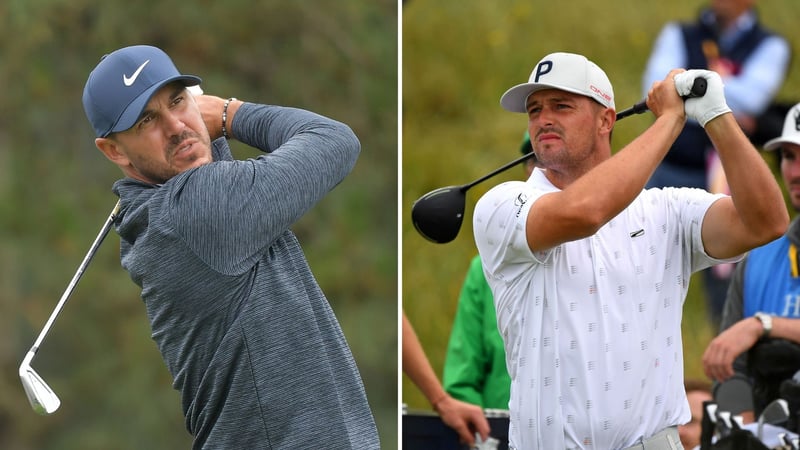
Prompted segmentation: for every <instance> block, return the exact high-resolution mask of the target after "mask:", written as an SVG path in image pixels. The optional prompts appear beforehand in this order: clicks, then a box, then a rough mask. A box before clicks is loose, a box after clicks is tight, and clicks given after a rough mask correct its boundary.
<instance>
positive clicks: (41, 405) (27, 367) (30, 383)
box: [19, 202, 119, 415]
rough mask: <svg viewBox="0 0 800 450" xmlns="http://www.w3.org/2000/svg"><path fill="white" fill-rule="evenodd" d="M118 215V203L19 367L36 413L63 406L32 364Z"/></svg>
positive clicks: (45, 412) (20, 375)
mask: <svg viewBox="0 0 800 450" xmlns="http://www.w3.org/2000/svg"><path fill="white" fill-rule="evenodd" d="M117 214H119V202H117V204H116V205H114V209H113V210H112V211H111V214H110V215H109V216H108V219H106V222H105V223H104V224H103V228H101V229H100V233H99V234H98V235H97V237H96V238H95V240H94V242H93V243H92V246H91V247H90V248H89V252H88V253H87V254H86V256H85V257H84V258H83V261H82V262H81V265H80V266H78V271H77V272H75V276H73V277H72V280H71V281H70V282H69V284H68V285H67V289H66V290H65V291H64V294H62V295H61V299H60V300H59V301H58V304H56V307H55V309H54V310H53V312H52V313H51V314H50V318H48V319H47V322H46V323H45V324H44V328H43V329H42V331H41V332H40V333H39V337H37V338H36V341H35V342H34V343H33V346H32V347H31V349H30V350H28V353H27V354H26V355H25V358H24V359H23V360H22V364H20V366H19V378H20V380H22V387H23V388H24V389H25V394H26V395H27V396H28V401H29V402H30V403H31V407H33V410H34V411H36V412H37V413H39V414H42V415H46V414H52V413H53V412H55V411H56V410H57V409H58V407H59V406H61V400H59V398H58V396H57V395H56V393H55V392H53V390H52V389H51V388H50V386H48V385H47V383H45V381H44V380H43V379H42V377H40V376H39V374H38V373H36V371H35V370H33V367H31V363H32V362H33V358H34V356H36V352H37V351H39V347H40V346H41V345H42V341H44V338H45V337H46V336H47V333H48V332H49V331H50V327H52V326H53V322H55V320H56V317H58V315H59V314H60V313H61V310H62V309H63V308H64V305H65V304H66V303H67V299H69V296H70V295H71V294H72V291H73V290H74V289H75V285H77V284H78V280H80V279H81V276H83V272H84V271H85V270H86V267H87V266H88V265H89V262H91V260H92V258H93V257H94V255H95V253H97V249H98V248H99V247H100V244H102V242H103V240H104V239H105V237H106V235H107V234H108V232H109V230H111V226H112V225H113V223H114V220H115V219H116V218H117Z"/></svg>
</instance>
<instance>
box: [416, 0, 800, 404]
mask: <svg viewBox="0 0 800 450" xmlns="http://www.w3.org/2000/svg"><path fill="white" fill-rule="evenodd" d="M704 4H705V2H704V1H698V0H692V1H690V0H676V1H670V2H642V1H640V0H619V1H615V2H595V1H590V0H574V1H570V2H544V1H539V0H533V1H531V0H527V1H521V0H510V1H506V2H500V3H496V2H483V1H476V0H466V1H463V0H462V1H448V0H445V1H430V0H427V1H423V0H410V1H409V2H407V3H406V5H405V7H404V10H403V35H402V45H403V48H402V50H403V68H402V90H403V128H402V143H403V147H402V152H403V153H402V205H401V207H402V211H401V220H402V232H401V236H402V244H401V251H402V301H403V308H404V310H405V312H406V313H407V314H408V316H409V318H410V319H411V322H412V323H413V325H414V327H415V329H416V331H417V334H418V335H419V337H420V339H421V341H422V343H423V346H424V347H425V349H426V351H427V353H428V356H429V358H430V360H431V363H432V365H433V367H434V369H435V370H436V372H437V373H438V374H439V375H441V370H442V363H443V358H444V353H445V347H446V345H447V340H448V337H449V333H450V324H451V320H452V318H453V315H454V313H455V308H456V302H457V297H458V293H459V290H460V287H461V282H462V281H463V278H464V274H465V272H466V269H467V266H468V262H469V260H470V258H471V257H472V256H473V255H474V254H475V253H476V250H475V246H474V243H473V241H472V229H471V214H472V210H473V207H474V204H475V201H477V199H478V198H479V197H480V195H482V194H483V193H484V192H486V190H487V189H488V188H489V187H491V186H492V185H494V184H496V183H499V182H500V181H504V180H509V179H514V178H520V177H521V176H522V168H521V167H520V168H519V169H517V168H514V169H512V170H509V171H508V172H506V173H505V174H503V175H500V176H498V177H496V178H493V179H492V180H490V181H487V182H486V183H483V184H481V185H478V186H476V187H475V188H472V189H470V191H468V195H467V212H466V217H465V220H464V224H463V226H462V229H461V232H460V235H459V237H458V238H457V239H456V240H455V241H454V242H451V243H449V244H445V245H437V244H432V243H430V242H428V241H425V240H424V239H422V238H421V237H420V236H419V235H418V234H417V233H416V231H415V230H414V229H413V226H412V225H411V222H410V214H411V205H412V203H413V201H414V200H415V199H417V198H419V197H420V196H421V195H423V194H424V193H426V192H428V191H430V190H432V189H435V188H438V187H441V186H447V185H457V184H462V183H466V182H469V181H471V180H474V179H476V178H478V177H480V176H482V175H483V174H485V173H487V172H489V171H490V170H492V169H495V168H497V167H500V166H501V165H503V164H505V163H506V162H508V161H510V160H511V159H513V158H514V157H516V156H517V154H518V153H517V151H518V150H517V149H518V145H519V141H520V139H521V137H522V133H523V132H524V130H525V126H526V120H527V119H526V116H525V115H523V114H512V113H508V112H506V111H504V110H503V109H502V108H500V106H499V98H500V95H501V94H502V93H503V92H504V91H505V90H506V89H507V88H508V87H510V86H512V85H514V84H517V83H520V82H523V81H526V80H527V77H528V75H529V73H530V70H531V69H532V67H533V65H534V64H535V63H536V62H537V61H538V60H539V59H540V58H541V57H542V56H544V55H545V54H547V53H551V52H553V51H569V52H575V53H582V54H584V55H587V56H588V57H589V58H590V59H592V60H593V61H595V62H596V63H598V64H599V65H600V66H601V67H603V68H604V69H605V71H606V72H607V74H608V76H609V78H610V79H611V81H612V83H613V85H614V88H615V96H616V104H617V109H618V110H621V109H623V108H626V107H628V106H630V105H633V104H634V103H636V102H637V101H639V100H640V99H641V98H642V96H643V90H642V87H641V74H642V71H643V69H644V66H645V63H646V60H647V57H648V55H649V52H650V49H651V47H652V44H653V41H654V39H655V37H656V35H657V33H658V31H659V30H660V29H661V27H662V26H663V25H664V24H665V22H666V21H668V20H673V19H681V20H683V19H691V18H693V17H694V16H695V15H696V13H697V11H698V10H699V8H700V7H701V6H703V5H704ZM759 11H760V15H761V18H762V20H763V22H764V23H765V24H767V25H768V26H770V27H772V28H773V29H775V30H777V31H780V32H781V33H783V34H784V35H785V36H787V37H788V38H789V39H790V41H791V43H792V45H793V48H794V49H795V50H796V49H800V34H798V33H797V32H796V23H797V18H798V12H800V4H798V3H797V1H796V0H771V1H769V2H759ZM779 98H782V99H787V100H788V99H797V100H800V69H798V65H797V64H796V62H795V64H793V65H792V67H791V71H790V74H789V78H788V81H787V83H786V84H785V85H784V87H783V89H782V90H781V91H780V93H779ZM651 121H652V116H651V115H650V114H643V115H641V116H634V117H630V118H627V119H625V121H624V122H620V123H619V124H618V125H617V127H616V128H615V131H614V139H613V148H614V150H618V149H620V148H622V147H623V146H624V145H625V144H626V143H627V142H629V141H630V140H632V139H633V138H634V137H635V136H637V135H638V134H640V133H641V132H642V131H643V130H644V129H645V128H646V127H647V126H648V125H649V124H650V123H651ZM701 282H702V280H701V279H700V277H698V276H695V277H694V278H693V280H692V282H691V285H690V292H689V297H688V299H687V301H686V306H685V312H684V323H683V339H684V349H685V369H686V375H687V376H694V377H698V376H703V375H702V367H701V365H700V356H701V355H702V352H703V350H704V349H705V346H706V344H707V343H708V341H709V340H710V339H711V338H712V337H713V336H714V330H712V327H711V326H709V323H708V320H707V319H706V314H705V303H704V298H703V293H702V289H701ZM402 388H403V391H402V395H401V397H402V401H403V402H404V403H406V404H408V406H409V407H410V408H412V409H429V405H428V404H427V402H426V401H425V399H424V397H423V396H422V395H421V394H420V392H419V391H418V390H417V389H416V388H415V387H414V386H413V384H412V383H411V382H410V380H408V379H407V377H405V376H404V377H403V384H402Z"/></svg>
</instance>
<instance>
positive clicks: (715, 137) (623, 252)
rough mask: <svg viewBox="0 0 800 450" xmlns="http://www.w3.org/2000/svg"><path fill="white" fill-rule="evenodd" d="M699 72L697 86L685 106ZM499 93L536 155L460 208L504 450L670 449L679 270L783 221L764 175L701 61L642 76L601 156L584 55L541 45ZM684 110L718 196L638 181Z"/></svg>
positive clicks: (682, 285) (599, 100) (601, 131)
mask: <svg viewBox="0 0 800 450" xmlns="http://www.w3.org/2000/svg"><path fill="white" fill-rule="evenodd" d="M697 77H703V78H705V79H706V82H707V84H708V89H707V92H706V94H705V95H704V96H703V97H699V98H689V99H687V100H685V101H684V100H683V99H682V96H683V95H685V94H688V93H689V91H690V89H691V85H692V83H693V82H694V80H695V78H697ZM500 103H501V105H502V106H503V107H504V108H505V109H507V110H509V111H513V112H521V113H526V114H527V119H528V131H529V132H530V136H531V144H532V146H533V150H534V153H535V154H536V157H537V167H536V168H535V169H534V171H533V173H532V174H531V176H530V178H528V180H527V181H524V182H522V181H510V182H506V183H502V184H500V185H498V186H495V187H493V188H492V189H490V190H489V191H488V192H487V193H486V194H485V195H484V196H483V197H481V198H480V200H479V201H478V203H477V204H476V206H475V211H474V215H473V229H474V234H475V242H476V244H477V247H478V251H479V254H480V255H481V261H482V263H483V267H484V271H485V275H486V279H487V282H488V283H489V285H490V287H491V289H492V293H493V295H494V301H495V306H496V310H497V322H498V329H499V331H500V334H501V335H502V336H503V339H504V343H505V349H506V355H507V362H508V369H509V374H510V376H511V380H512V382H511V399H510V401H509V410H510V427H509V447H510V448H512V449H517V450H523V449H524V450H531V449H547V450H550V449H576V448H579V449H622V448H645V447H646V448H648V449H673V448H680V440H679V436H678V432H677V429H676V428H677V426H678V425H680V424H683V423H686V422H688V421H689V420H690V418H691V414H690V411H689V406H688V403H687V400H686V393H685V390H684V385H683V350H682V342H681V334H680V333H681V325H680V322H681V314H682V307H683V302H684V300H685V298H686V293H687V290H688V284H689V280H690V277H691V274H692V273H693V272H696V271H698V270H701V269H703V268H705V267H708V266H710V265H713V264H717V263H720V262H723V261H736V260H738V259H740V258H741V255H742V254H743V253H745V252H747V251H748V250H750V249H752V248H754V247H757V246H759V245H763V244H764V243H766V242H769V241H771V240H773V239H775V238H777V237H778V236H780V235H781V234H782V233H783V232H784V231H785V230H786V227H787V225H788V221H789V219H788V213H787V211H786V207H785V205H784V203H783V198H782V196H781V191H780V188H779V186H778V184H777V183H776V181H775V178H774V177H773V176H772V173H771V172H770V170H769V167H768V166H767V164H766V163H765V162H764V160H763V159H762V158H761V156H760V155H759V154H758V152H757V151H756V149H755V148H753V146H752V144H751V143H750V141H749V140H748V139H747V137H746V136H745V135H744V133H743V132H742V130H741V129H740V128H739V126H738V125H737V123H736V120H735V119H734V118H733V116H732V114H731V113H730V108H728V107H727V104H726V103H725V97H724V94H723V87H722V82H721V80H720V78H719V76H718V75H717V74H715V73H714V72H710V71H705V70H693V71H684V70H683V69H675V70H673V71H671V72H670V73H669V74H668V75H667V76H666V78H664V79H663V80H661V81H658V82H656V83H654V84H653V86H652V88H651V89H650V92H649V94H648V96H647V106H648V108H649V109H650V110H651V111H652V112H653V114H654V116H655V121H654V122H653V124H652V125H651V126H650V127H649V128H648V129H647V130H645V131H644V132H643V133H642V134H641V135H640V136H638V137H637V138H636V139H634V140H633V141H632V142H630V143H629V144H628V145H627V146H625V148H623V149H621V150H619V151H618V152H616V153H615V154H613V155H612V151H611V132H612V129H613V128H614V124H615V121H616V112H615V107H614V92H613V89H612V86H611V82H610V81H609V79H608V77H607V76H606V74H605V72H603V70H602V69H600V67H599V66H597V65H596V64H594V63H593V62H591V61H589V60H588V59H587V58H585V57H584V56H581V55H577V54H572V53H552V54H549V55H546V56H545V57H543V58H542V59H541V60H540V61H539V62H538V63H537V64H536V66H535V67H534V68H533V71H532V72H531V74H530V77H529V79H528V82H526V83H522V84H520V85H517V86H514V87H512V88H511V89H509V90H508V91H506V93H505V94H504V95H503V96H502V98H501V101H500ZM687 117H690V118H693V119H695V120H697V121H698V122H700V123H701V124H702V125H703V127H704V128H705V130H706V133H708V135H709V137H710V138H711V140H712V141H714V143H715V144H716V146H717V147H718V148H719V149H720V154H721V157H722V161H723V163H724V164H725V170H726V172H727V173H728V176H729V178H730V184H731V192H732V195H731V196H728V195H724V194H711V193H708V192H706V191H703V190H699V189H687V188H666V189H663V190H662V189H644V186H645V183H646V182H647V180H648V178H650V175H651V174H652V173H653V171H654V170H655V168H656V166H657V165H658V163H659V162H660V161H661V159H662V158H663V157H664V155H665V154H666V152H667V150H668V149H669V147H670V144H672V142H673V141H674V139H675V138H676V137H677V135H678V133H680V131H681V129H682V127H683V126H684V124H685V122H686V120H687Z"/></svg>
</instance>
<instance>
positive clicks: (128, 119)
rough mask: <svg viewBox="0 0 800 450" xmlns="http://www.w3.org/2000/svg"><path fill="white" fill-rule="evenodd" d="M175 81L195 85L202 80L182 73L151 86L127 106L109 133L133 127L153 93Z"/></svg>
mask: <svg viewBox="0 0 800 450" xmlns="http://www.w3.org/2000/svg"><path fill="white" fill-rule="evenodd" d="M175 81H181V82H183V84H184V85H185V86H195V85H198V84H200V83H201V82H202V80H201V79H200V78H199V77H196V76H194V75H180V76H177V77H172V78H167V79H166V80H163V81H161V82H160V83H156V84H154V85H152V86H150V87H149V88H148V89H147V90H146V91H144V92H142V93H141V94H140V95H139V96H138V97H136V98H135V99H134V100H133V101H132V102H131V103H130V104H129V105H128V107H127V108H125V111H123V112H122V114H121V115H120V116H119V119H118V120H117V123H115V124H114V126H113V127H111V130H109V132H108V134H111V133H118V132H120V131H125V130H127V129H129V128H131V127H132V126H133V125H134V124H136V122H137V121H138V120H139V117H140V116H141V115H142V111H143V110H144V108H145V106H147V103H148V102H149V101H150V98H151V97H153V94H155V93H156V91H158V90H159V89H161V88H162V87H164V86H166V85H167V84H169V83H172V82H175Z"/></svg>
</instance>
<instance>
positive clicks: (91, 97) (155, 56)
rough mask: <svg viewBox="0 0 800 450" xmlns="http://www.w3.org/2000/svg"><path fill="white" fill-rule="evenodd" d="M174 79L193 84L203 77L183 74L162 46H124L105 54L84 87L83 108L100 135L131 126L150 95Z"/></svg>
mask: <svg viewBox="0 0 800 450" xmlns="http://www.w3.org/2000/svg"><path fill="white" fill-rule="evenodd" d="M173 81H180V82H182V83H183V84H184V85H186V86H194V85H197V84H200V82H201V81H202V80H201V79H200V78H198V77H196V76H194V75H181V73H180V72H178V69H177V67H175V64H173V62H172V60H171V59H170V57H169V56H167V54H166V53H164V51H163V50H161V49H159V48H156V47H151V46H149V45H135V46H131V47H125V48H121V49H119V50H116V51H114V52H112V53H109V54H108V55H105V56H103V58H101V59H100V63H99V64H97V67H95V68H94V70H93V71H92V73H90V74H89V79H88V80H86V86H85V87H84V88H83V109H84V110H85V111H86V117H88V118H89V122H91V123H92V127H93V128H94V132H95V134H96V135H97V137H106V136H108V135H109V134H111V133H116V132H119V131H125V130H127V129H129V128H131V127H132V126H133V125H134V124H135V123H136V121H137V120H139V116H141V114H142V110H144V108H145V106H147V102H149V101H150V97H152V96H153V94H155V93H156V91H158V90H159V89H160V88H161V87H162V86H164V85H166V84H167V83H171V82H173Z"/></svg>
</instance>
